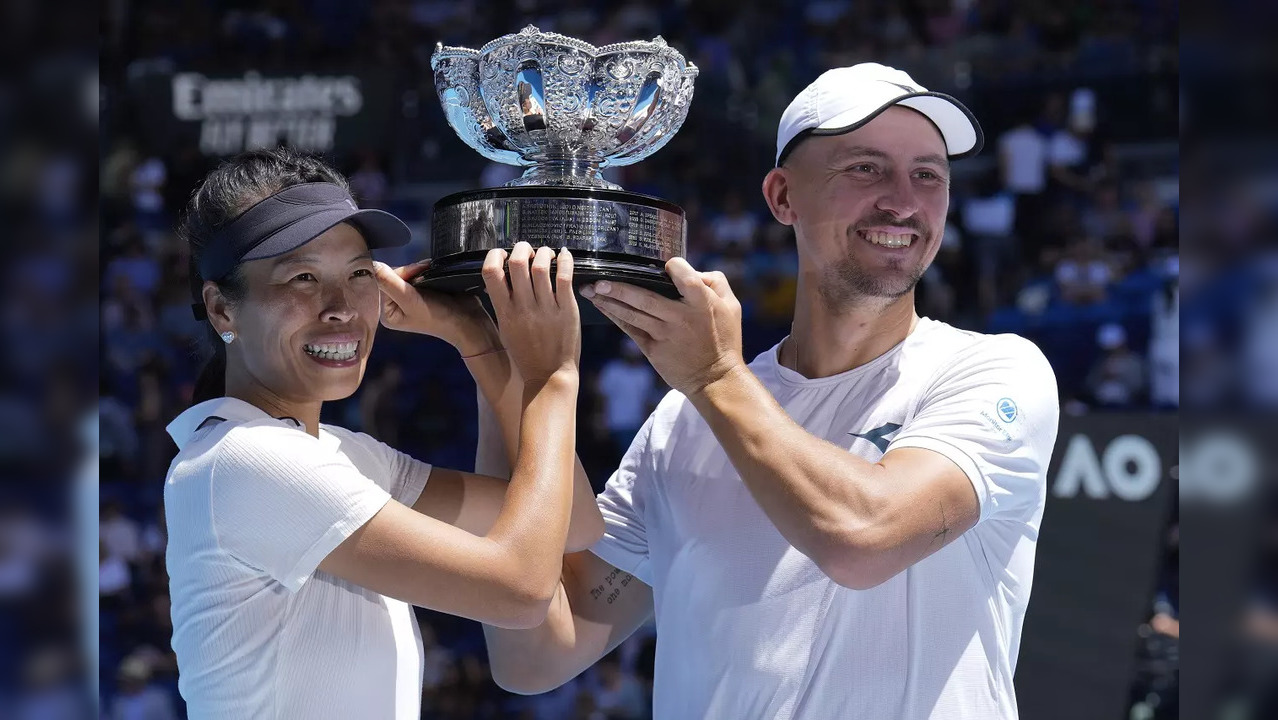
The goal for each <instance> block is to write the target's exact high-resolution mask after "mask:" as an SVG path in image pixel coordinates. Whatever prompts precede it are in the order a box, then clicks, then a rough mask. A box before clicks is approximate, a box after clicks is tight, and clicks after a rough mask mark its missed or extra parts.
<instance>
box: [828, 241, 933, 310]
mask: <svg viewBox="0 0 1278 720" xmlns="http://www.w3.org/2000/svg"><path fill="white" fill-rule="evenodd" d="M851 241H852V242H865V240H864V239H863V238H861V237H860V236H859V235H858V236H855V237H853V238H851ZM916 242H926V241H925V240H924V238H922V237H920V238H919V239H918V240H916ZM852 247H853V246H852V245H851V244H849V245H848V246H847V251H846V252H845V253H844V255H843V257H842V258H840V259H839V260H838V261H836V262H834V263H831V264H830V265H827V266H826V268H825V270H824V271H822V273H821V279H820V281H819V282H818V284H817V292H818V293H820V295H821V299H822V300H824V301H825V303H826V304H827V305H829V306H830V307H831V308H833V309H835V310H839V309H844V308H847V309H851V308H854V307H863V306H865V305H870V304H873V305H889V304H891V303H892V302H894V301H896V300H898V299H900V298H902V297H904V296H905V295H907V294H909V292H910V291H911V290H913V289H914V288H915V286H917V285H918V283H919V280H921V279H922V278H923V274H924V273H925V272H927V264H926V263H925V262H921V263H919V265H918V266H917V267H914V268H911V269H910V270H908V271H905V270H904V269H903V267H902V261H900V260H894V261H892V262H891V263H890V264H889V266H888V267H889V269H890V270H891V271H892V272H891V273H888V274H885V273H874V272H871V271H869V270H867V269H866V268H865V267H863V266H862V265H861V264H860V263H859V262H858V261H857V259H856V256H855V254H854V253H853V251H852ZM902 272H904V273H905V274H904V276H903V275H902V274H901V273H902Z"/></svg>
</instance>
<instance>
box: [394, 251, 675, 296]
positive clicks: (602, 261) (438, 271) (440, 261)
mask: <svg viewBox="0 0 1278 720" xmlns="http://www.w3.org/2000/svg"><path fill="white" fill-rule="evenodd" d="M569 252H571V253H572V259H573V286H574V287H577V288H580V287H581V286H582V285H588V284H590V283H593V282H597V281H599V280H610V281H613V282H622V283H629V284H631V285H636V286H638V287H641V288H645V289H647V290H651V291H653V292H655V293H658V294H661V295H664V296H665V297H668V298H678V297H680V294H679V290H678V288H676V287H675V284H674V282H673V281H671V280H670V276H669V275H667V274H666V271H665V268H664V267H663V266H662V265H660V264H657V263H655V262H653V263H652V264H646V263H643V262H642V261H638V259H637V258H635V257H634V256H633V255H620V254H617V253H608V252H595V251H591V250H573V249H572V248H569ZM487 256H488V251H486V250H476V251H471V252H463V253H457V254H455V255H449V256H446V257H442V258H436V259H435V260H433V261H432V262H431V265H430V267H429V268H428V269H427V270H426V271H425V272H423V273H421V274H420V275H418V276H416V277H414V278H413V279H412V284H413V285H414V286H415V287H419V288H424V289H427V290H435V291H438V292H446V293H458V294H462V293H464V294H481V293H483V292H484V279H483V276H482V275H481V270H482V268H483V266H484V258H485V257H487ZM550 274H551V277H552V278H553V277H554V274H555V263H554V262H553V261H552V262H551V269H550Z"/></svg>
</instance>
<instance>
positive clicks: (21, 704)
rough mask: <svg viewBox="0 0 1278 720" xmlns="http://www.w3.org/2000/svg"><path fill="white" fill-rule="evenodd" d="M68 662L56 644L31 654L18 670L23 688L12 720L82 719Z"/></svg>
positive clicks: (82, 709) (79, 698) (81, 701)
mask: <svg viewBox="0 0 1278 720" xmlns="http://www.w3.org/2000/svg"><path fill="white" fill-rule="evenodd" d="M71 663H72V661H71V659H70V656H69V654H68V653H67V651H66V650H65V649H63V648H61V647H59V646H56V645H48V646H45V647H42V648H38V649H36V650H35V651H34V652H32V653H31V654H30V655H29V656H28V658H27V660H26V663H25V665H24V666H23V668H22V681H23V685H24V687H23V688H22V689H23V692H22V693H21V694H20V695H19V696H18V701H17V703H15V704H16V708H15V709H16V712H15V713H14V714H13V715H12V717H13V718H14V720H78V719H79V718H84V717H86V710H87V708H86V707H85V702H84V696H83V695H82V691H81V690H80V688H79V687H78V686H77V685H76V683H75V677H74V675H73V674H72V673H73V666H72V664H71ZM157 720H164V719H163V718H157Z"/></svg>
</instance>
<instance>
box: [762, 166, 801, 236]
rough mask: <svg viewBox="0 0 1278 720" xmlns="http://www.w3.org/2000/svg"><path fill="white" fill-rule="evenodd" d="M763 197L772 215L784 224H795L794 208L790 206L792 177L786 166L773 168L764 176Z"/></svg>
mask: <svg viewBox="0 0 1278 720" xmlns="http://www.w3.org/2000/svg"><path fill="white" fill-rule="evenodd" d="M763 199H764V200H766V201H767V203H768V209H769V210H771V211H772V217H774V218H776V219H777V222H779V223H781V224H782V225H794V223H795V220H796V218H795V215H794V208H792V207H791V206H790V177H789V175H788V174H787V171H786V169H785V168H772V169H771V170H769V171H768V174H767V175H764V176H763Z"/></svg>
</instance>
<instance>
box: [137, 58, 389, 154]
mask: <svg viewBox="0 0 1278 720" xmlns="http://www.w3.org/2000/svg"><path fill="white" fill-rule="evenodd" d="M132 91H133V101H134V106H135V109H136V118H135V119H136V123H137V126H138V127H141V128H143V130H144V132H145V133H146V134H147V139H148V140H151V141H154V142H156V143H157V144H158V145H160V146H161V148H162V149H165V150H173V149H175V148H177V147H181V146H192V145H194V146H196V147H198V148H199V149H200V152H201V153H203V154H204V155H205V156H208V157H220V156H228V155H234V154H236V153H240V152H243V151H245V150H253V149H257V148H263V147H275V146H277V145H288V146H289V147H293V148H297V149H299V150H305V151H308V152H318V153H333V152H338V153H340V152H345V151H348V150H352V149H356V148H361V147H371V148H376V147H380V146H381V145H382V144H384V143H385V142H387V141H389V139H390V138H391V137H392V136H393V135H392V133H391V132H390V127H389V125H390V123H391V121H392V114H391V112H390V110H391V108H392V107H393V102H394V92H393V86H392V83H391V81H390V80H389V79H387V78H385V77H383V76H380V75H378V74H376V73H370V72H365V71H351V72H312V71H297V72H259V71H256V70H247V71H243V72H239V73H235V74H228V73H205V72H198V71H178V72H174V73H171V74H157V75H150V76H147V77H145V78H143V79H142V80H140V81H138V82H136V83H134V84H133V87H132Z"/></svg>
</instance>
